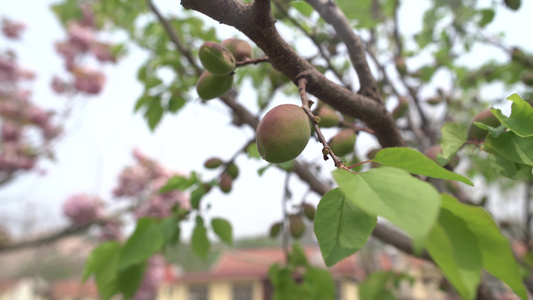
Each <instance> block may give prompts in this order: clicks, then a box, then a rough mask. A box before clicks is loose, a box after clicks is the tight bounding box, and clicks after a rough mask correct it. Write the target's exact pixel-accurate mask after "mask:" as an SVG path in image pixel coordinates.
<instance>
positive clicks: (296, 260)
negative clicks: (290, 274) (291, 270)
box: [289, 242, 309, 267]
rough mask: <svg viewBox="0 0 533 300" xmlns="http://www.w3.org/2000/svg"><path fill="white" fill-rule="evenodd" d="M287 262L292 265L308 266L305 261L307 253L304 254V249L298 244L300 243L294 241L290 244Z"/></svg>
mask: <svg viewBox="0 0 533 300" xmlns="http://www.w3.org/2000/svg"><path fill="white" fill-rule="evenodd" d="M289 262H290V263H291V264H292V265H294V266H297V267H298V266H303V267H307V266H309V263H308V261H307V255H305V250H304V248H303V247H302V245H300V243H297V242H296V243H294V244H292V252H291V253H289Z"/></svg>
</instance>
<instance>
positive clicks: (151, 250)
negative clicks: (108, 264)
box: [118, 218, 165, 271]
mask: <svg viewBox="0 0 533 300" xmlns="http://www.w3.org/2000/svg"><path fill="white" fill-rule="evenodd" d="M164 243H165V235H164V234H163V231H162V230H161V227H160V226H159V224H157V223H156V222H155V220H154V219H151V218H141V219H139V220H138V221H137V227H136V228H135V231H134V232H133V234H132V235H131V236H130V238H129V239H128V240H127V241H126V244H125V245H124V247H123V248H122V250H121V251H120V260H119V264H118V268H119V270H121V271H122V270H124V269H126V268H128V267H129V266H131V265H136V264H139V263H141V262H143V261H145V260H147V259H148V258H149V257H150V256H152V255H153V254H155V253H156V252H157V251H159V250H161V249H162V248H163V245H164Z"/></svg>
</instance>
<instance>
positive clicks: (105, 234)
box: [100, 221, 122, 241]
mask: <svg viewBox="0 0 533 300" xmlns="http://www.w3.org/2000/svg"><path fill="white" fill-rule="evenodd" d="M100 231H101V235H100V238H101V239H102V240H104V241H109V240H119V239H120V238H122V231H121V229H120V224H119V223H118V222H116V221H106V222H105V223H104V224H103V225H102V227H101V228H100Z"/></svg>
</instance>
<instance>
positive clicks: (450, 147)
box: [440, 123, 466, 160]
mask: <svg viewBox="0 0 533 300" xmlns="http://www.w3.org/2000/svg"><path fill="white" fill-rule="evenodd" d="M440 131H441V134H442V140H441V142H440V146H441V148H442V156H444V158H445V159H446V160H449V159H450V158H452V157H453V156H454V155H455V153H457V150H459V149H460V148H461V146H463V144H464V142H465V141H466V130H465V128H463V127H462V126H461V125H459V124H457V123H446V124H444V126H442V128H441V130H440Z"/></svg>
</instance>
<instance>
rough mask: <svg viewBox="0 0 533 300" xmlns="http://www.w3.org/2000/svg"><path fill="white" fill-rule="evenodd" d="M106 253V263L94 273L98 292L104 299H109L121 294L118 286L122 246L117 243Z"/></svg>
mask: <svg viewBox="0 0 533 300" xmlns="http://www.w3.org/2000/svg"><path fill="white" fill-rule="evenodd" d="M110 248H111V249H107V250H111V251H108V252H106V253H105V254H106V256H105V260H103V261H104V263H103V264H102V265H101V268H100V269H98V270H96V271H95V272H94V281H95V283H96V286H97V287H98V292H99V293H100V296H101V297H102V298H103V299H109V298H111V297H112V296H113V295H115V294H117V293H119V292H120V289H119V286H118V277H117V276H118V260H119V257H120V250H121V249H120V245H119V244H118V243H117V244H115V245H114V246H111V247H110Z"/></svg>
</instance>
